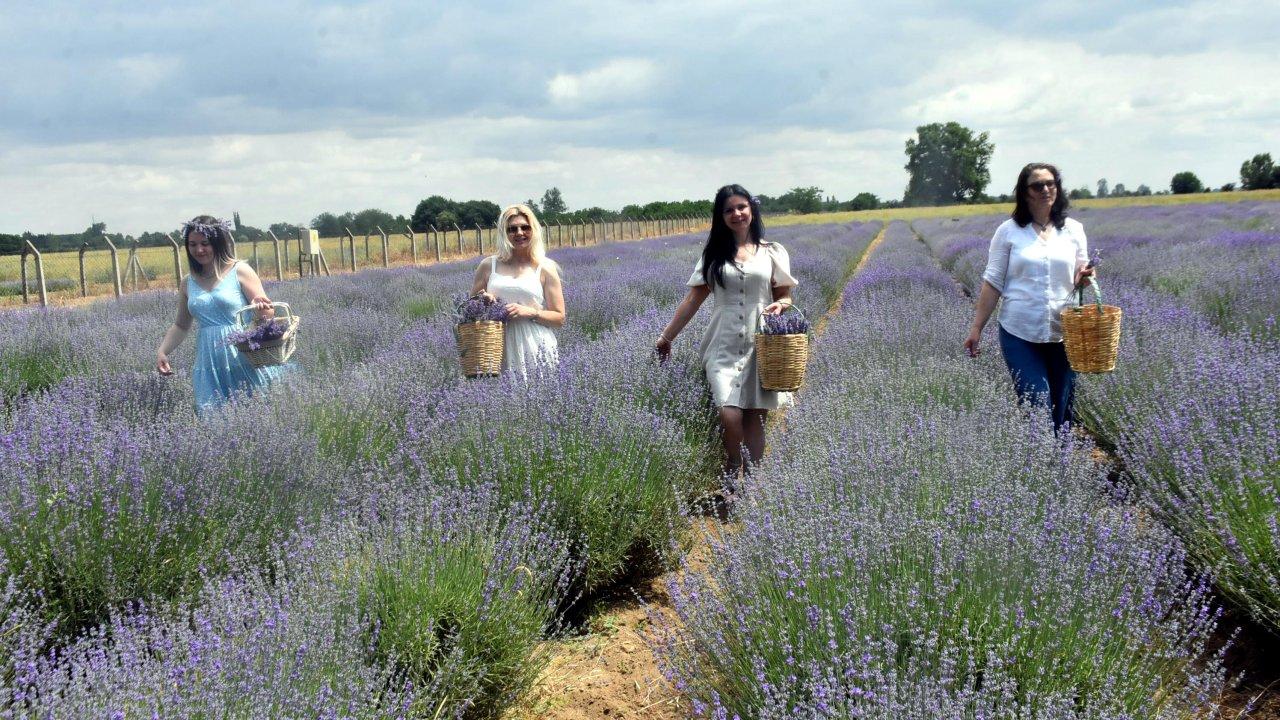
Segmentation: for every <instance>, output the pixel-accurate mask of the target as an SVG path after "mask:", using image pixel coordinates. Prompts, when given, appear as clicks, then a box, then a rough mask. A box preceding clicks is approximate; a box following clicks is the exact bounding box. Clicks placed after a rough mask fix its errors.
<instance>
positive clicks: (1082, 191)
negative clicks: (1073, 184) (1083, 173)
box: [1067, 185, 1093, 200]
mask: <svg viewBox="0 0 1280 720" xmlns="http://www.w3.org/2000/svg"><path fill="white" fill-rule="evenodd" d="M1067 197H1069V198H1071V199H1072V200H1088V199H1089V198H1091V197H1093V193H1091V192H1089V188H1088V187H1085V186H1084V185H1081V186H1080V187H1078V188H1076V189H1075V190H1072V191H1071V192H1069V193H1067Z"/></svg>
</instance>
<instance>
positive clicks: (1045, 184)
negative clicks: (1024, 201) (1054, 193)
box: [1027, 180, 1058, 192]
mask: <svg viewBox="0 0 1280 720" xmlns="http://www.w3.org/2000/svg"><path fill="white" fill-rule="evenodd" d="M1056 187H1058V183H1056V182H1054V181H1052V180H1037V181H1035V182H1029V183H1027V188H1028V189H1031V190H1035V191H1036V192H1045V191H1047V190H1048V189H1049V188H1056Z"/></svg>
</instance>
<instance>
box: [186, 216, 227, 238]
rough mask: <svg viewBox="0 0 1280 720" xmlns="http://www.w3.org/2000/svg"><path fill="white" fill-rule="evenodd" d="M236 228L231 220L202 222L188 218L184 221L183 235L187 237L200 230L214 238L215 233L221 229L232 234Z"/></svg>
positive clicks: (202, 233)
mask: <svg viewBox="0 0 1280 720" xmlns="http://www.w3.org/2000/svg"><path fill="white" fill-rule="evenodd" d="M234 229H235V226H234V225H232V224H231V221H230V220H218V219H214V221H213V222H211V223H201V222H195V221H194V220H188V221H186V222H184V223H182V237H183V238H184V239H185V238H186V237H187V236H188V235H190V234H191V233H192V232H198V233H200V234H201V235H204V236H205V237H207V238H212V237H213V236H214V235H217V234H218V231H219V230H226V231H227V234H228V235H230V234H231V231H232V230H234Z"/></svg>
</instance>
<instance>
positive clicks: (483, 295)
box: [472, 290, 498, 303]
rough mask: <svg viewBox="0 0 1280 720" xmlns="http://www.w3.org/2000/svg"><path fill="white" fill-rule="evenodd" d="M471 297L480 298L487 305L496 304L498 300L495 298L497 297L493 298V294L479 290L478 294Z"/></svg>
mask: <svg viewBox="0 0 1280 720" xmlns="http://www.w3.org/2000/svg"><path fill="white" fill-rule="evenodd" d="M472 297H478V298H480V299H481V300H484V301H485V302H487V303H496V302H498V298H497V297H495V296H494V294H493V293H491V292H489V291H488V290H481V291H480V292H478V293H476V294H475V295H473V296H472Z"/></svg>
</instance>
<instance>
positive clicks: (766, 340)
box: [756, 308, 809, 392]
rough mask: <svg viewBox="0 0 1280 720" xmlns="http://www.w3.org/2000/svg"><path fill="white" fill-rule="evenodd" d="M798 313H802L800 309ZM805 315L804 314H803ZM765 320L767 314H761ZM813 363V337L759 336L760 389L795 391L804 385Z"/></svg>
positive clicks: (758, 369) (757, 343)
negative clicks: (811, 360) (806, 369)
mask: <svg viewBox="0 0 1280 720" xmlns="http://www.w3.org/2000/svg"><path fill="white" fill-rule="evenodd" d="M795 311H796V312H800V310H799V309H798V308H797V309H796V310H795ZM801 316H803V313H801ZM761 318H762V319H763V314H761ZM808 364H809V335H808V334H807V333H796V334H794V335H766V334H764V333H763V332H757V333H756V369H757V371H758V372H759V374H760V387H761V388H763V389H765V390H771V391H774V392H794V391H796V390H799V389H800V386H801V385H803V384H804V370H805V366H807V365H808Z"/></svg>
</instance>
